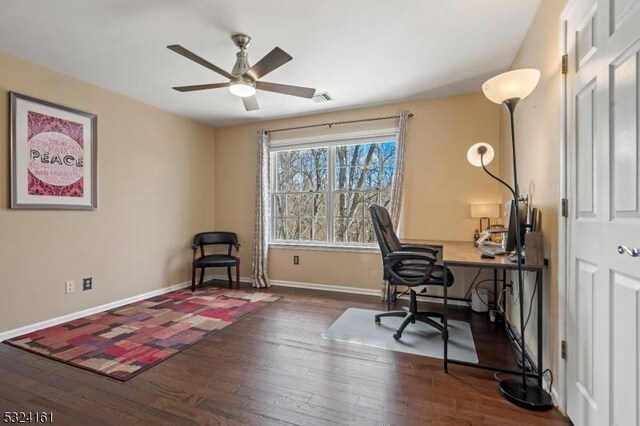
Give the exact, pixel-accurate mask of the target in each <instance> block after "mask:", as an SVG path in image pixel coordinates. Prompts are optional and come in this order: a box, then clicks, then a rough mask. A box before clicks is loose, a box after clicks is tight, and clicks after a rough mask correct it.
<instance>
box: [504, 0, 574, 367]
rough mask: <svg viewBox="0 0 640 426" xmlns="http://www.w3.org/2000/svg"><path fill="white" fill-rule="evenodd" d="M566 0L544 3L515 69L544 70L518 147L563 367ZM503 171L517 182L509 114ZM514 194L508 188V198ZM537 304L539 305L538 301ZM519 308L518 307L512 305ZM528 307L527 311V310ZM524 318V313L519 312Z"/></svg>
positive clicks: (524, 109) (551, 330)
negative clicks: (538, 214)
mask: <svg viewBox="0 0 640 426" xmlns="http://www.w3.org/2000/svg"><path fill="white" fill-rule="evenodd" d="M566 3H567V1H566V0H542V3H541V4H540V8H539V9H538V12H537V13H536V16H535V18H534V20H533V22H532V24H531V27H530V28H529V31H528V32H527V35H526V37H525V39H524V41H523V43H522V45H521V47H520V50H519V52H518V54H517V55H516V57H515V59H514V61H513V64H512V66H511V68H512V69H518V68H537V69H539V70H540V71H541V74H542V75H541V77H540V83H539V84H538V87H537V88H536V90H535V91H534V92H533V93H532V94H531V95H530V96H529V97H527V98H526V99H525V100H524V101H522V102H521V103H520V105H518V108H517V111H516V116H515V121H516V141H517V146H516V153H517V156H518V181H519V184H520V192H521V193H522V194H527V193H528V194H530V197H531V199H532V202H533V203H532V204H533V205H534V206H536V207H538V208H541V209H542V231H543V233H544V248H545V257H547V258H548V259H549V267H547V268H546V270H545V274H544V287H543V288H544V298H543V300H544V310H545V312H544V315H543V329H544V336H545V339H544V346H545V351H544V361H545V363H546V365H547V366H549V362H551V367H552V370H553V371H557V366H558V360H557V356H556V353H557V347H556V341H557V329H556V325H557V322H558V311H557V305H558V279H557V275H558V262H559V259H558V207H559V198H560V192H559V189H560V177H559V171H560V157H559V154H560V143H559V135H560V123H559V117H560V89H561V69H560V66H561V53H560V13H561V12H562V9H563V8H564V6H565V5H566ZM500 129H501V130H500V152H501V154H502V157H501V161H500V174H501V176H502V177H503V178H506V179H507V180H508V181H509V182H512V181H513V179H512V175H513V174H512V162H511V155H512V151H511V139H510V135H509V122H508V114H507V113H506V112H503V113H501V115H500ZM506 198H508V197H507V195H506V194H505V199H506ZM526 287H527V289H526V291H525V293H524V294H525V301H527V304H526V308H525V310H526V312H528V301H529V298H530V297H531V289H532V288H533V287H532V281H528V283H527V286H526ZM534 309H535V306H534ZM511 312H515V313H517V312H518V311H517V310H513V309H512V310H511ZM526 312H525V314H526ZM513 320H514V323H515V324H519V321H518V318H515V317H514V318H513ZM535 324H536V313H535V311H534V314H533V315H532V317H531V319H530V325H529V326H528V328H527V331H526V336H527V339H528V341H529V342H530V343H529V344H528V346H530V348H535V344H536V343H535V342H536V339H535V335H534V333H535V331H536V328H535Z"/></svg>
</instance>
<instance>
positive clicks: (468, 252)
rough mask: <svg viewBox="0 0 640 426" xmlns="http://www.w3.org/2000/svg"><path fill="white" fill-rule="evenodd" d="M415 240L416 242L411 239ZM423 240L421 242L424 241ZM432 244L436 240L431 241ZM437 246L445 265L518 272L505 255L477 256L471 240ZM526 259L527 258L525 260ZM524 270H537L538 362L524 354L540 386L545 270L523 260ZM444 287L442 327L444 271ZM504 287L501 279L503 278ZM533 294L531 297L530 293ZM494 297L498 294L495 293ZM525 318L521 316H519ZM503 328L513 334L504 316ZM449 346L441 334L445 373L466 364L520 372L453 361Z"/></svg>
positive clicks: (445, 313) (445, 306) (506, 370)
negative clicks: (453, 366)
mask: <svg viewBox="0 0 640 426" xmlns="http://www.w3.org/2000/svg"><path fill="white" fill-rule="evenodd" d="M413 243H417V242H412V244H413ZM425 243H426V242H423V244H425ZM434 243H435V242H434ZM434 245H438V246H439V247H442V263H443V265H444V266H445V267H451V266H458V267H470V268H481V269H493V270H502V271H504V276H506V272H507V271H517V269H518V265H517V264H516V263H514V262H511V261H510V260H509V259H507V256H496V257H495V258H493V259H483V258H481V257H480V255H481V253H482V252H481V251H480V250H479V249H478V248H477V247H476V246H475V244H474V243H473V242H466V241H465V242H458V241H442V242H439V244H434ZM525 260H526V259H525ZM522 269H523V270H524V271H531V272H535V273H536V281H535V283H536V284H535V285H536V297H537V302H538V324H537V325H538V330H537V333H538V344H537V358H538V359H537V365H536V364H535V363H534V362H533V360H532V359H531V358H530V357H529V356H528V355H526V353H525V356H526V357H527V360H528V362H529V363H530V364H531V365H532V366H533V367H534V371H533V374H530V375H531V376H534V377H536V378H537V379H538V385H539V386H542V373H543V372H544V369H543V367H542V300H543V299H542V271H543V269H544V265H532V264H528V263H526V262H525V264H524V265H523V266H522ZM444 279H445V286H444V326H445V328H446V327H447V318H448V312H447V311H448V308H447V284H448V283H447V274H444ZM503 286H504V281H503ZM532 297H533V296H532ZM496 298H497V295H496ZM520 320H521V321H524V318H521V319H520ZM504 321H505V327H506V328H507V333H510V334H511V335H512V336H514V335H515V334H514V332H513V329H511V326H510V324H509V322H508V320H507V318H506V315H505V318H504ZM448 346H449V336H448V333H445V336H444V371H445V372H448V364H450V363H451V364H460V365H466V366H469V367H476V368H484V369H488V370H494V371H501V372H504V373H513V374H522V371H518V370H509V369H505V368H502V367H499V366H491V365H485V364H480V363H478V364H474V363H470V362H466V361H459V360H453V359H449V358H448Z"/></svg>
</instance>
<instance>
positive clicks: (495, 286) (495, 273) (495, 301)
mask: <svg viewBox="0 0 640 426" xmlns="http://www.w3.org/2000/svg"><path fill="white" fill-rule="evenodd" d="M487 303H489V302H487ZM493 310H494V311H497V310H498V270H497V269H494V270H493Z"/></svg>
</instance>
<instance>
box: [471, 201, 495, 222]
mask: <svg viewBox="0 0 640 426" xmlns="http://www.w3.org/2000/svg"><path fill="white" fill-rule="evenodd" d="M471 217H472V218H474V219H481V218H484V217H488V218H491V217H494V218H495V217H500V204H471Z"/></svg>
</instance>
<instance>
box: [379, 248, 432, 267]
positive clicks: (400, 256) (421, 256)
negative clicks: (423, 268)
mask: <svg viewBox="0 0 640 426" xmlns="http://www.w3.org/2000/svg"><path fill="white" fill-rule="evenodd" d="M385 260H386V261H389V262H392V261H394V262H393V263H394V264H395V263H397V262H402V261H406V260H418V261H420V260H421V261H424V262H428V263H435V262H436V258H435V257H433V256H430V255H428V254H425V253H418V252H415V251H392V252H391V253H389V254H387V256H386V257H385Z"/></svg>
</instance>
